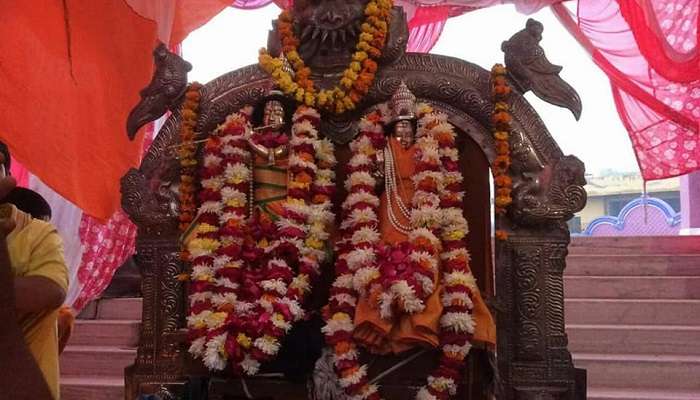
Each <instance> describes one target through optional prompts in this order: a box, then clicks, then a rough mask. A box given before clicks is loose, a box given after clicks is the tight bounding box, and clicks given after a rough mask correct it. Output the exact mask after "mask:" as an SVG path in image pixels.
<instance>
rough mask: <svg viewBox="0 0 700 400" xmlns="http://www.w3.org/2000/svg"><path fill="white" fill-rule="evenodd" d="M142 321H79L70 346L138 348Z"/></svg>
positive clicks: (76, 323)
mask: <svg viewBox="0 0 700 400" xmlns="http://www.w3.org/2000/svg"><path fill="white" fill-rule="evenodd" d="M140 325H141V322H140V321H130V320H108V319H95V320H89V319H78V320H76V321H75V328H74V329H73V333H72V334H71V337H70V341H69V344H71V345H83V346H85V345H87V346H116V347H122V348H125V347H127V348H132V347H136V346H137V345H138V343H139V327H140Z"/></svg>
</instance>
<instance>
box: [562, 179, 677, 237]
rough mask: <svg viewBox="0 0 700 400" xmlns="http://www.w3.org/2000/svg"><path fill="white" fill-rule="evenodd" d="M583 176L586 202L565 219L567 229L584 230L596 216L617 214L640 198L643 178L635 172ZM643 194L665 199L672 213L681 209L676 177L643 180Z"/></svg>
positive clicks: (573, 230) (580, 231) (572, 231)
mask: <svg viewBox="0 0 700 400" xmlns="http://www.w3.org/2000/svg"><path fill="white" fill-rule="evenodd" d="M586 180H587V181H588V184H587V185H586V191H587V192H588V203H587V204H586V208H584V209H583V210H581V212H579V213H578V214H577V215H576V216H575V217H574V218H573V219H572V220H571V221H570V222H569V226H570V228H571V233H582V232H584V231H585V230H586V228H587V227H588V225H589V224H590V223H591V222H593V221H594V220H596V219H598V218H601V217H618V216H619V215H620V212H621V211H622V210H623V209H625V206H627V205H628V204H630V203H631V202H633V201H638V200H639V199H640V197H641V196H642V194H643V190H644V181H643V180H642V177H641V175H640V174H639V173H636V172H616V171H604V172H603V173H601V174H600V175H598V176H588V177H586ZM647 196H648V197H650V198H655V199H659V200H662V201H663V202H665V203H667V204H668V206H670V207H671V208H672V209H673V210H674V211H675V213H680V212H681V196H680V179H679V178H671V179H664V180H658V181H649V182H647Z"/></svg>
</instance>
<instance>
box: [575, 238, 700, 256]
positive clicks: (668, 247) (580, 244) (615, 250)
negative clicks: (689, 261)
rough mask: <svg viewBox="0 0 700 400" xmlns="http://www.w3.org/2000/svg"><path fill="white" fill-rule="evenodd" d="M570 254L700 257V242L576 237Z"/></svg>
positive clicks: (690, 240)
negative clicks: (690, 255) (681, 255)
mask: <svg viewBox="0 0 700 400" xmlns="http://www.w3.org/2000/svg"><path fill="white" fill-rule="evenodd" d="M569 254H570V255H572V254H600V255H603V254H614V255H621V254H631V255H643V254H644V255H649V254H697V255H700V240H698V237H697V236H628V237H625V236H617V237H585V236H576V237H573V238H572V240H571V244H570V245H569Z"/></svg>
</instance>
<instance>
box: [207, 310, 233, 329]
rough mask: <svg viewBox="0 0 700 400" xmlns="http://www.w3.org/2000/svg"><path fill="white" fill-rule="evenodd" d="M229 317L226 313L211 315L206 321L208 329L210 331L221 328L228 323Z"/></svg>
mask: <svg viewBox="0 0 700 400" xmlns="http://www.w3.org/2000/svg"><path fill="white" fill-rule="evenodd" d="M227 317H228V314H226V313H225V312H217V313H211V314H210V315H209V316H208V317H207V319H206V324H207V327H209V328H210V329H216V328H219V327H220V326H221V325H223V324H224V321H226V318H227Z"/></svg>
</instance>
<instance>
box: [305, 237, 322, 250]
mask: <svg viewBox="0 0 700 400" xmlns="http://www.w3.org/2000/svg"><path fill="white" fill-rule="evenodd" d="M306 245H307V246H309V247H311V248H312V249H316V250H321V249H323V242H322V241H320V240H318V239H314V238H308V239H306Z"/></svg>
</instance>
